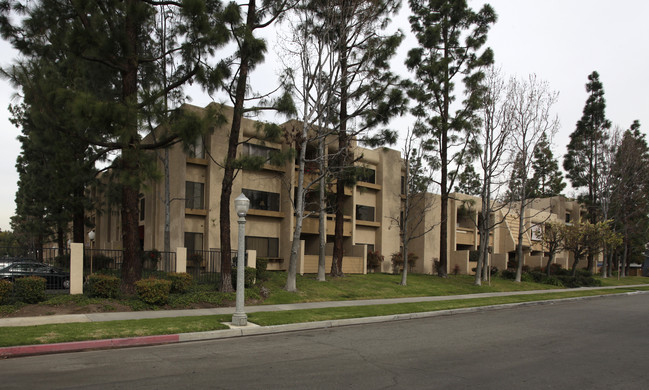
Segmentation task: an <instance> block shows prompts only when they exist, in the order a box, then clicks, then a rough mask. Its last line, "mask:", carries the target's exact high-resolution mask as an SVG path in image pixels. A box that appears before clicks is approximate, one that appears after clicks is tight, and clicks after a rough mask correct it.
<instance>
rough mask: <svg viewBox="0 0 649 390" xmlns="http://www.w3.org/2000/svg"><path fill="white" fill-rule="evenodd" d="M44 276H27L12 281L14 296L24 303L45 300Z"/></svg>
mask: <svg viewBox="0 0 649 390" xmlns="http://www.w3.org/2000/svg"><path fill="white" fill-rule="evenodd" d="M46 283H47V281H46V280H45V278H40V277H38V276H27V277H24V278H18V279H16V280H15V281H14V287H15V293H16V297H17V298H18V299H19V300H20V301H21V302H25V303H38V302H40V301H44V300H45V285H46Z"/></svg>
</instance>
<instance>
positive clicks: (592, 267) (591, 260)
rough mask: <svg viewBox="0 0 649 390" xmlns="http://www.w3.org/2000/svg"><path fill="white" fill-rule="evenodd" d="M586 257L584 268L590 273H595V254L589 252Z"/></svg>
mask: <svg viewBox="0 0 649 390" xmlns="http://www.w3.org/2000/svg"><path fill="white" fill-rule="evenodd" d="M586 259H587V260H588V261H587V263H586V269H587V270H588V272H590V273H591V274H595V272H596V269H595V268H596V267H597V264H596V262H595V255H593V254H591V253H589V254H588V256H587V257H586Z"/></svg>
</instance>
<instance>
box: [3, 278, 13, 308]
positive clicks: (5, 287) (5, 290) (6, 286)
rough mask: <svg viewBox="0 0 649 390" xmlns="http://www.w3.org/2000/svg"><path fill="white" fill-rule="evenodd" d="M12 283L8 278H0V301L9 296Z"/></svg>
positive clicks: (4, 300) (5, 299)
mask: <svg viewBox="0 0 649 390" xmlns="http://www.w3.org/2000/svg"><path fill="white" fill-rule="evenodd" d="M13 288H14V285H13V284H12V283H11V282H10V281H8V280H0V303H3V302H6V301H7V300H8V299H9V297H10V296H11V292H12V291H13Z"/></svg>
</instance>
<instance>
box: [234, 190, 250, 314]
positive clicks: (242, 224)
mask: <svg viewBox="0 0 649 390" xmlns="http://www.w3.org/2000/svg"><path fill="white" fill-rule="evenodd" d="M249 206H250V200H249V199H248V198H246V196H245V195H244V194H241V195H239V196H237V198H236V199H235V200H234V209H235V211H236V212H237V215H238V216H239V221H238V222H239V246H238V251H237V301H236V303H237V304H236V309H235V311H234V314H233V315H232V325H236V326H246V324H247V323H248V316H247V315H246V313H245V312H244V310H243V303H244V300H245V293H244V291H245V286H244V283H245V281H244V271H245V268H246V266H245V261H244V259H245V241H246V240H245V239H246V214H248V207H249Z"/></svg>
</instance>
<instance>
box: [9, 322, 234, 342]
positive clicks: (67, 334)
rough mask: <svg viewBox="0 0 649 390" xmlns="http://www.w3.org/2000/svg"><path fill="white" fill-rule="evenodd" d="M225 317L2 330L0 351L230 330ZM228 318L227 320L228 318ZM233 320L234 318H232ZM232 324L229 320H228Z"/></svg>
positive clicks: (85, 323)
mask: <svg viewBox="0 0 649 390" xmlns="http://www.w3.org/2000/svg"><path fill="white" fill-rule="evenodd" d="M221 317H223V316H200V317H172V318H160V319H144V320H124V321H108V322H80V323H70V324H53V325H37V326H19V327H3V328H0V329H1V331H0V347H9V346H18V345H34V344H51V343H62V342H72V341H87V340H103V339H113V338H127V337H140V336H154V335H165V334H176V333H189V332H205V331H210V330H219V329H228V327H227V326H226V325H223V324H221V322H222V321H224V320H223V318H221ZM226 317H227V316H226ZM229 318H230V319H231V316H230V317H229ZM228 321H229V319H228Z"/></svg>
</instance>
